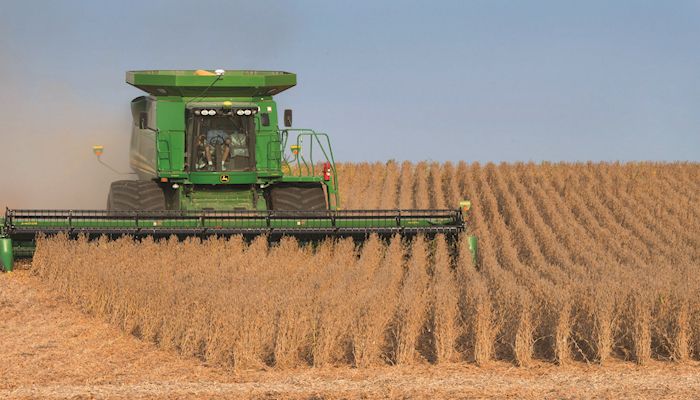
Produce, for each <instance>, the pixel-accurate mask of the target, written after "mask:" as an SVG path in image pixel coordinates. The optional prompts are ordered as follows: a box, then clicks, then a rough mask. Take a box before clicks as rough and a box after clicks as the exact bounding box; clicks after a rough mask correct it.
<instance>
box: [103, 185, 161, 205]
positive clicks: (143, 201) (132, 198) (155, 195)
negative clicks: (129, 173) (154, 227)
mask: <svg viewBox="0 0 700 400" xmlns="http://www.w3.org/2000/svg"><path fill="white" fill-rule="evenodd" d="M107 210H117V211H134V210H139V211H159V210H165V194H164V193H163V189H161V187H160V186H158V184H157V183H155V182H153V181H116V182H112V185H111V186H110V188H109V195H108V196H107Z"/></svg>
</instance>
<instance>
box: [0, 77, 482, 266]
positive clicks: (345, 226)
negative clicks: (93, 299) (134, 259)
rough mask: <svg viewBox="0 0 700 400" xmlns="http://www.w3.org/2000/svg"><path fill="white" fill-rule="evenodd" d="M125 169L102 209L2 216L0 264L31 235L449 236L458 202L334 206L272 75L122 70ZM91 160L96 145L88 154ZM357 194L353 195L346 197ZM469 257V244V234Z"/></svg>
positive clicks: (325, 145) (315, 157)
mask: <svg viewBox="0 0 700 400" xmlns="http://www.w3.org/2000/svg"><path fill="white" fill-rule="evenodd" d="M126 81H127V83H129V84H131V85H133V86H136V87H138V88H139V89H141V90H143V91H145V92H146V93H148V96H141V97H137V98H135V99H134V100H132V102H131V112H132V116H133V125H132V135H131V151H130V163H131V167H132V169H133V170H134V172H135V173H136V175H137V177H138V179H137V180H120V181H116V182H113V183H112V184H111V187H110V191H109V195H108V197H107V207H106V208H107V209H106V210H99V211H97V210H94V211H76V210H6V213H5V217H4V218H0V261H1V262H2V265H3V268H4V269H5V270H6V271H9V270H12V265H13V260H14V259H15V258H18V257H29V256H31V255H32V254H33V250H34V241H35V237H36V235H38V234H46V235H52V234H57V233H62V232H63V233H66V234H68V235H70V236H78V235H85V236H87V237H90V238H94V237H99V236H102V235H106V236H109V237H119V236H123V235H130V236H134V237H144V236H155V237H167V236H171V235H176V236H178V237H188V236H197V237H203V238H204V237H208V236H212V235H217V236H229V235H239V234H240V235H243V236H246V237H253V236H256V235H268V236H269V237H270V238H271V239H276V238H279V237H281V236H283V235H293V236H296V237H299V238H302V239H312V240H313V239H319V238H325V237H329V236H341V237H342V236H351V237H355V238H359V239H361V238H364V237H366V236H368V235H370V234H379V235H382V236H391V235H394V234H400V235H404V236H406V235H417V234H424V235H434V234H438V233H443V234H447V235H449V236H456V235H458V234H460V233H461V232H462V231H464V229H465V226H464V217H465V213H466V212H467V211H468V209H469V202H467V201H464V202H462V203H461V204H460V205H459V208H455V209H448V210H342V209H341V203H340V197H339V195H338V178H337V175H336V168H335V160H334V158H333V151H332V149H331V145H330V139H329V137H328V135H327V134H325V133H321V132H316V131H314V130H311V129H293V128H291V126H292V111H291V110H284V114H283V120H284V126H285V128H283V129H280V128H279V124H278V117H277V115H278V114H277V105H276V103H275V101H274V100H273V98H272V96H273V95H276V94H278V93H280V92H282V91H284V90H286V89H289V88H291V87H292V86H294V85H296V75H294V74H291V73H288V72H278V71H224V70H216V71H215V72H211V71H205V70H196V71H132V72H128V73H127V74H126ZM93 150H94V152H95V154H96V155H97V156H98V158H99V157H100V155H101V154H102V152H103V148H102V147H101V146H95V147H94V148H93ZM357 195H361V194H357ZM470 244H471V249H472V253H473V255H475V254H476V238H474V237H471V238H470Z"/></svg>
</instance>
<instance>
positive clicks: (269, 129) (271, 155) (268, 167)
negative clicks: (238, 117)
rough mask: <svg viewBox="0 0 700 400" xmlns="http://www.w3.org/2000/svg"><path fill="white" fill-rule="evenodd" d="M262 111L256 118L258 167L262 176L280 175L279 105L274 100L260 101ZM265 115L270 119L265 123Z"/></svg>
mask: <svg viewBox="0 0 700 400" xmlns="http://www.w3.org/2000/svg"><path fill="white" fill-rule="evenodd" d="M258 106H259V107H260V113H259V114H258V115H257V116H256V118H255V130H256V132H257V138H256V146H255V152H256V158H255V159H256V162H257V165H256V169H257V171H258V175H259V176H260V177H263V178H264V177H279V176H281V175H282V171H281V165H282V163H281V160H282V153H281V145H282V144H281V143H280V137H279V132H278V130H277V105H276V104H275V102H274V101H272V100H267V101H258ZM263 116H265V118H266V119H267V120H268V122H269V123H268V124H267V125H263Z"/></svg>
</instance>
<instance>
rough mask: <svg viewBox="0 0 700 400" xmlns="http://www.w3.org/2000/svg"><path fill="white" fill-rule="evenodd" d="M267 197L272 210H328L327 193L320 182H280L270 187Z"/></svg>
mask: <svg viewBox="0 0 700 400" xmlns="http://www.w3.org/2000/svg"><path fill="white" fill-rule="evenodd" d="M267 198H268V208H270V209H271V210H283V211H325V210H328V205H327V204H326V193H325V192H324V191H323V185H321V184H320V183H278V184H275V185H273V186H271V187H270V188H269V189H268V196H267Z"/></svg>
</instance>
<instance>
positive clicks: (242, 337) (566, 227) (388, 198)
mask: <svg viewBox="0 0 700 400" xmlns="http://www.w3.org/2000/svg"><path fill="white" fill-rule="evenodd" d="M338 171H339V179H340V185H341V186H340V188H341V195H342V196H343V199H344V204H343V207H344V208H346V209H350V208H414V207H418V208H428V207H453V206H456V204H457V202H458V201H459V200H460V199H462V198H466V199H470V200H472V203H473V208H472V211H471V214H470V216H469V221H468V225H469V228H470V229H471V230H472V231H473V232H474V233H475V234H476V235H477V236H479V240H480V255H479V260H478V263H477V265H473V263H472V261H471V258H470V257H469V256H468V254H469V253H468V251H467V250H466V247H465V246H466V241H465V240H462V241H461V242H459V243H456V244H454V246H452V245H450V244H448V243H446V241H445V239H444V238H442V237H438V238H437V239H435V240H432V241H426V240H424V239H423V238H418V239H416V240H414V241H412V242H405V241H403V242H402V241H401V240H399V239H398V238H394V239H393V240H391V241H388V242H384V241H380V240H378V239H377V238H371V239H370V240H369V241H367V242H365V243H364V244H356V243H353V242H352V241H350V240H341V241H327V242H325V243H322V244H319V245H317V246H313V247H312V246H308V245H306V246H301V245H299V244H298V243H297V242H296V241H294V240H292V239H285V240H283V241H282V242H281V243H279V244H276V245H272V246H269V245H268V243H267V241H266V240H264V239H262V238H261V239H258V240H255V241H253V242H252V243H246V242H244V241H243V240H242V239H240V238H231V239H228V240H224V239H218V240H208V241H205V242H204V243H200V242H199V241H198V240H194V239H192V240H187V241H184V242H178V241H176V240H168V241H163V242H154V241H152V240H145V241H143V242H141V243H135V242H133V241H131V240H128V239H121V240H116V241H107V240H100V241H95V242H87V241H84V240H78V241H69V240H67V239H66V238H65V237H57V238H52V239H43V240H40V241H39V247H38V250H37V253H36V255H35V258H34V267H33V269H34V271H35V273H36V274H38V275H39V276H41V277H42V278H43V279H44V280H46V281H48V282H50V283H51V284H52V285H53V286H54V287H56V288H58V289H59V290H60V291H61V292H62V293H64V294H65V295H66V297H67V298H68V299H69V300H70V301H72V302H74V303H75V304H77V305H79V306H80V307H81V308H82V309H83V310H85V311H86V312H88V313H90V314H93V315H95V316H98V317H99V318H103V319H106V320H108V321H110V322H112V323H114V324H116V325H118V326H119V327H121V328H122V329H123V330H125V331H127V332H130V333H133V334H134V335H136V336H138V337H141V338H143V339H144V340H148V341H153V342H155V343H157V344H159V345H160V346H161V347H163V348H167V349H174V350H176V351H178V352H180V353H182V354H185V355H191V356H195V357H198V358H200V359H202V360H206V361H207V362H210V363H213V364H216V365H221V366H225V367H229V368H243V369H245V368H292V367H297V366H325V365H353V366H357V367H368V366H372V365H382V364H392V365H393V364H401V365H411V364H416V363H429V364H441V363H444V362H453V361H464V362H475V363H476V364H478V365H483V364H487V363H489V362H491V361H492V360H508V361H512V362H514V363H516V364H517V365H523V366H527V365H529V364H531V363H533V361H535V360H545V361H548V362H552V363H557V364H567V363H575V362H596V363H606V362H608V361H609V360H610V359H621V360H631V361H635V362H637V363H641V364H643V363H647V362H649V361H650V360H652V359H658V360H668V361H671V360H672V361H685V360H689V359H692V358H694V359H698V358H700V277H699V274H698V272H699V270H700V165H699V164H692V163H678V164H658V163H631V164H593V163H587V164H549V163H546V164H540V165H535V164H501V165H494V164H487V165H479V164H467V163H459V164H456V165H454V164H450V163H447V164H436V163H426V162H422V163H418V164H412V163H408V162H404V163H402V164H397V163H394V162H389V163H387V164H380V163H375V164H344V165H340V166H339V168H338ZM359 193H361V194H362V195H361V196H358V195H357V194H359Z"/></svg>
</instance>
